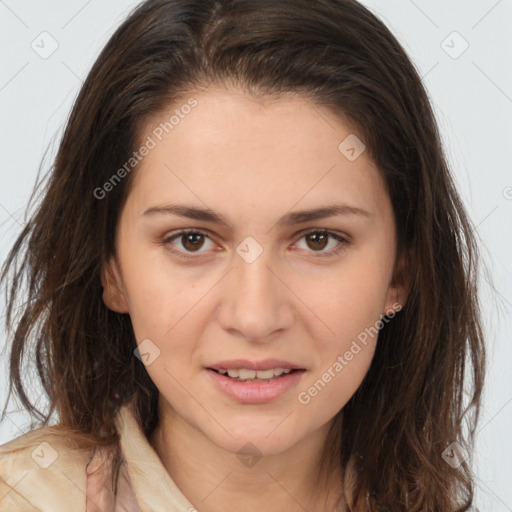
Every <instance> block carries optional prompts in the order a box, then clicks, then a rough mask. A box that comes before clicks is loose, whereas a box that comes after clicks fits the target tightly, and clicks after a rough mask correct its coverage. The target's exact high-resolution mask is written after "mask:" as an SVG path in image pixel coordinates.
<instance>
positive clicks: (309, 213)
mask: <svg viewBox="0 0 512 512" xmlns="http://www.w3.org/2000/svg"><path fill="white" fill-rule="evenodd" d="M159 214H165V215H177V216H179V217H186V218H188V219H193V220H200V221H203V222H211V223H214V224H218V225H221V226H225V227H227V228H231V224H230V223H229V222H228V221H227V219H226V218H225V217H224V216H222V215H221V214H220V213H217V212H215V211H213V210H211V209H209V208H198V207H196V206H189V205H184V204H173V205H165V206H153V207H151V208H148V209H147V210H146V211H145V212H144V214H143V215H144V216H153V215H159ZM339 215H350V216H359V217H366V218H371V217H372V215H371V213H370V212H368V211H367V210H364V209H363V208H358V207H355V206H351V205H348V204H332V205H327V206H322V207H319V208H313V209H310V210H300V211H294V212H288V213H287V214H286V215H284V216H283V217H281V219H279V221H278V222H277V225H278V226H280V227H290V226H294V225H296V224H303V223H305V222H309V221H313V220H319V219H325V218H327V217H334V216H339Z"/></svg>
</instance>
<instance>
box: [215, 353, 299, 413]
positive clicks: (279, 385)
mask: <svg viewBox="0 0 512 512" xmlns="http://www.w3.org/2000/svg"><path fill="white" fill-rule="evenodd" d="M233 366H235V368H233ZM248 366H252V368H250V367H249V368H248ZM285 366H288V368H286V367H285ZM255 367H256V368H255ZM205 370H206V371H207V373H208V374H209V375H210V377H211V379H212V384H214V386H215V388H216V389H217V390H219V391H220V392H221V393H223V394H224V395H227V396H228V397H230V398H231V399H233V400H235V401H236V402H239V403H243V404H263V403H267V402H271V401H273V400H276V399H277V398H279V397H281V396H283V397H284V396H287V395H288V394H289V393H290V392H291V391H292V390H293V389H295V388H296V387H297V386H298V385H299V382H300V380H301V379H302V375H303V374H304V373H305V372H306V369H305V368H299V367H296V366H294V365H291V364H288V363H285V362H283V361H279V362H278V363H277V364H276V360H272V361H271V360H267V361H265V362H262V363H248V361H246V360H245V361H241V360H238V361H225V362H223V363H218V364H216V365H214V366H210V367H206V368H205Z"/></svg>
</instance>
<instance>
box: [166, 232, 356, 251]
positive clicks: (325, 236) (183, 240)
mask: <svg viewBox="0 0 512 512" xmlns="http://www.w3.org/2000/svg"><path fill="white" fill-rule="evenodd" d="M206 239H208V240H209V241H210V243H211V244H212V247H210V249H213V248H214V247H215V243H214V242H213V241H212V240H211V239H210V237H209V236H208V234H206V233H204V232H202V231H198V230H181V231H178V232H176V233H174V234H172V235H171V236H169V237H167V238H165V239H164V240H162V244H163V245H173V246H175V244H174V243H173V242H175V241H178V242H179V243H180V244H181V246H182V248H183V249H178V250H174V249H171V250H172V251H173V252H175V253H176V254H178V255H179V256H182V257H184V258H191V257H194V256H190V255H191V254H193V253H201V252H206V251H200V249H202V248H203V247H204V245H205V240H206ZM302 239H305V240H306V244H307V247H306V249H308V248H309V249H310V252H313V253H317V255H318V256H331V255H334V254H337V253H339V252H340V251H341V250H342V249H343V248H344V247H345V246H346V245H347V244H348V241H347V240H346V239H345V238H344V237H342V236H340V235H338V234H337V233H334V232H332V231H327V230H322V229H314V230H309V231H307V232H302V233H300V238H299V240H302ZM329 239H331V240H332V239H334V240H335V241H336V243H335V244H334V247H332V248H330V249H329V250H324V249H325V248H326V247H327V246H328V245H329V241H330V240H329ZM206 250H208V248H207V249H206Z"/></svg>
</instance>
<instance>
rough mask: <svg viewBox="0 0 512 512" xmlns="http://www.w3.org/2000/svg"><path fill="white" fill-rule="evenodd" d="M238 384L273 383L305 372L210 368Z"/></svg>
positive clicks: (295, 369)
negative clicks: (284, 377) (296, 373)
mask: <svg viewBox="0 0 512 512" xmlns="http://www.w3.org/2000/svg"><path fill="white" fill-rule="evenodd" d="M208 370H211V371H213V372H215V373H217V374H219V375H223V376H224V377H227V378H229V379H231V380H234V381H236V382H272V381H274V380H276V379H280V378H282V377H283V376H286V375H288V374H290V373H295V372H304V371H305V370H304V369H302V368H293V369H292V368H281V367H277V368H270V369H269V370H250V369H247V368H240V369H236V368H219V369H215V368H208Z"/></svg>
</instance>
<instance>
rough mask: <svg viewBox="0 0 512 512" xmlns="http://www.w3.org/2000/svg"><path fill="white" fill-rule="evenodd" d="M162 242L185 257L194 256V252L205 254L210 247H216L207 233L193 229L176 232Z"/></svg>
mask: <svg viewBox="0 0 512 512" xmlns="http://www.w3.org/2000/svg"><path fill="white" fill-rule="evenodd" d="M208 241H209V242H210V244H211V246H210V247H208V243H207V242H208ZM161 243H162V245H165V246H167V247H168V248H169V250H170V251H171V252H173V253H175V254H177V255H178V256H183V257H185V258H187V257H190V258H192V257H194V256H193V255H194V253H197V254H198V255H201V254H204V253H206V252H208V249H209V248H210V249H213V248H214V247H215V243H214V242H213V241H212V240H211V239H210V237H209V236H208V235H207V234H206V233H203V232H202V231H198V230H192V229H191V230H181V231H178V232H175V233H174V234H172V235H170V236H168V237H167V238H165V239H163V240H162V241H161Z"/></svg>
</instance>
